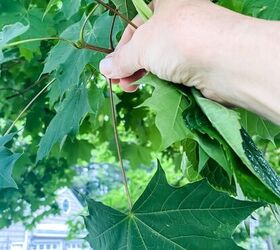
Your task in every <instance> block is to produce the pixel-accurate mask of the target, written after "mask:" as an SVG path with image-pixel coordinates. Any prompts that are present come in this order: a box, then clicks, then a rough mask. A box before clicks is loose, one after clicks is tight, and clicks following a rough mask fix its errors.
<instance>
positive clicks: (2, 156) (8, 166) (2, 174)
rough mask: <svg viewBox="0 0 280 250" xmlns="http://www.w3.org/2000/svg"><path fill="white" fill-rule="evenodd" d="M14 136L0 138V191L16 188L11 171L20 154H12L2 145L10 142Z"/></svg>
mask: <svg viewBox="0 0 280 250" xmlns="http://www.w3.org/2000/svg"><path fill="white" fill-rule="evenodd" d="M13 136H14V134H9V135H6V136H0V190H1V189H4V188H17V185H16V183H15V181H14V180H13V178H12V169H13V166H14V164H15V162H16V160H17V159H18V158H19V157H20V156H21V154H13V153H12V152H11V151H10V150H9V149H8V148H6V147H5V146H4V145H5V144H6V143H8V142H9V141H11V140H12V138H13Z"/></svg>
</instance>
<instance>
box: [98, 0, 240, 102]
mask: <svg viewBox="0 0 280 250" xmlns="http://www.w3.org/2000/svg"><path fill="white" fill-rule="evenodd" d="M153 8H154V15H153V17H152V18H151V19H150V20H149V21H148V22H147V23H145V24H143V23H142V21H141V19H140V17H136V19H135V20H134V21H133V22H134V23H135V24H136V25H137V26H139V28H138V29H137V30H135V29H134V28H133V27H131V26H128V27H127V29H126V30H125V32H124V35H123V37H122V39H121V41H120V43H119V45H118V47H117V48H116V51H115V52H114V53H112V54H111V55H109V56H107V57H106V59H105V60H103V61H102V62H101V65H100V70H101V72H102V73H103V74H104V75H105V76H106V77H108V78H111V79H115V80H114V82H119V84H120V86H121V87H122V88H123V89H124V90H125V91H128V92H131V91H134V90H136V88H137V87H136V86H135V85H130V83H132V82H134V81H135V80H138V79H139V78H141V77H142V76H143V75H144V74H145V71H149V72H152V73H153V74H155V75H157V76H158V77H160V78H161V79H164V80H168V81H171V82H174V83H182V84H185V85H187V86H195V87H197V88H198V89H200V90H202V92H204V94H205V95H206V96H207V95H208V96H209V94H211V93H210V92H213V91H212V90H211V88H210V84H211V83H210V82H209V77H210V72H211V73H212V71H213V68H215V67H216V66H217V65H215V64H216V61H217V60H215V58H217V56H218V54H219V50H222V49H223V47H224V46H223V42H225V41H226V40H227V39H228V35H229V34H228V33H229V32H231V29H228V27H229V26H231V28H232V26H233V25H234V22H235V21H236V20H235V19H236V18H235V16H236V15H238V14H235V13H233V12H230V11H227V10H226V9H224V8H221V7H217V6H216V5H214V4H213V3H211V2H210V1H208V0H196V1H191V0H177V1H172V0H164V1H163V0H160V1H159V0H158V1H154V3H153ZM172 13H173V14H172ZM238 16H240V15H238ZM223 33H226V34H223ZM206 81H207V84H206ZM217 97H218V96H217ZM217 97H216V99H221V98H217Z"/></svg>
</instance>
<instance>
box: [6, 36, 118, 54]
mask: <svg viewBox="0 0 280 250" xmlns="http://www.w3.org/2000/svg"><path fill="white" fill-rule="evenodd" d="M49 40H57V41H64V42H67V43H69V44H71V45H72V46H73V47H75V48H77V49H88V50H93V51H96V52H101V53H104V54H110V53H111V52H112V50H110V49H106V48H101V47H98V46H94V45H91V44H88V43H86V42H84V43H81V42H78V43H75V42H73V41H70V40H68V39H65V38H62V37H42V38H32V39H26V40H21V41H17V42H13V43H8V44H6V45H4V46H3V48H4V49H6V48H10V47H14V46H18V45H21V44H24V43H31V42H37V41H49Z"/></svg>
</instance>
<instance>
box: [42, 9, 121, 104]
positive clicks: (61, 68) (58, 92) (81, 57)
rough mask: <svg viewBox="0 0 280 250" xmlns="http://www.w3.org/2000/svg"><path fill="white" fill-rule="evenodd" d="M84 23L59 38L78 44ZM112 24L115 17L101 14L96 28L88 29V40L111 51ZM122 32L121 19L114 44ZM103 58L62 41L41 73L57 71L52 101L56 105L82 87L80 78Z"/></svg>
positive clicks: (117, 26) (115, 30) (95, 23)
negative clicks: (86, 67) (62, 98)
mask: <svg viewBox="0 0 280 250" xmlns="http://www.w3.org/2000/svg"><path fill="white" fill-rule="evenodd" d="M83 23H84V19H81V20H80V21H79V22H77V23H75V24H73V25H71V26H69V27H68V28H67V29H66V30H65V31H63V32H62V34H61V35H60V36H61V37H63V38H65V39H68V40H71V41H77V40H78V39H79V34H80V29H81V27H82V25H83ZM111 24H112V17H111V16H110V15H109V14H108V13H105V14H103V15H101V16H100V17H98V18H97V19H96V21H95V22H94V26H93V27H91V25H88V26H87V27H86V31H85V33H86V39H85V40H86V41H87V42H88V43H91V44H93V45H96V46H102V47H108V48H109V41H110V39H109V36H110V32H109V31H110V27H111ZM121 29H122V26H121V25H120V21H119V19H117V21H116V26H115V28H114V34H113V39H114V41H116V34H117V33H118V32H119V31H120V30H121ZM103 57H104V56H103V55H102V54H100V53H98V52H95V51H88V50H85V49H83V50H79V49H77V48H74V47H73V46H72V45H70V44H68V43H65V42H62V41H61V42H59V43H58V44H57V45H56V46H54V47H53V48H52V49H51V51H50V52H49V55H48V57H47V59H46V63H45V65H44V69H43V72H42V74H47V73H51V72H53V71H55V77H56V79H57V81H56V82H55V83H54V84H53V86H52V88H51V92H50V99H51V102H52V103H53V102H55V101H56V100H57V99H58V98H59V97H60V96H62V95H63V94H64V93H65V91H67V90H68V89H69V88H71V87H73V86H76V85H78V84H79V82H80V75H81V74H82V72H83V71H84V69H85V66H86V65H87V64H90V63H91V64H93V66H95V67H96V68H98V64H99V61H100V60H101V59H102V58H103Z"/></svg>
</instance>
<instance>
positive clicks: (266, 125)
mask: <svg viewBox="0 0 280 250" xmlns="http://www.w3.org/2000/svg"><path fill="white" fill-rule="evenodd" d="M238 113H239V114H240V122H241V125H242V127H243V128H244V129H245V130H246V131H247V132H248V133H249V134H250V135H251V136H254V135H255V136H258V137H260V138H262V139H264V140H267V141H270V142H272V143H273V144H274V143H275V142H274V139H275V137H276V136H277V135H278V134H279V133H280V127H279V126H277V125H275V124H273V123H272V122H270V121H267V120H265V119H264V118H262V117H260V116H258V115H256V114H254V113H251V112H249V111H246V110H243V109H240V110H238Z"/></svg>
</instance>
